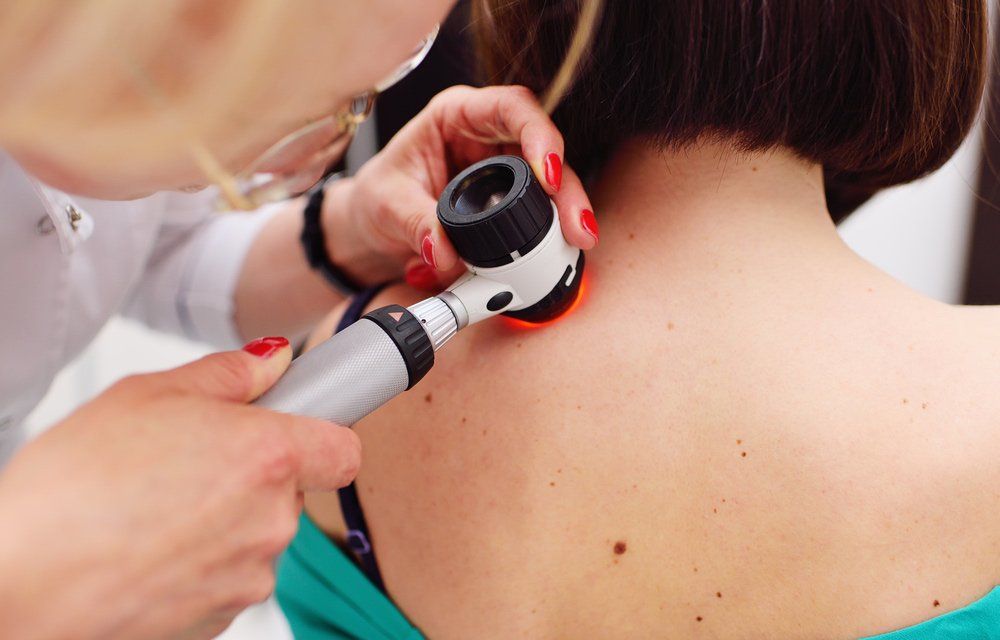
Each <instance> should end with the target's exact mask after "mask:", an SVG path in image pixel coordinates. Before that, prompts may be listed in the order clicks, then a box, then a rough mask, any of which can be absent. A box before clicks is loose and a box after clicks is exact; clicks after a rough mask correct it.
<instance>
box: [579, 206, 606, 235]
mask: <svg viewBox="0 0 1000 640" xmlns="http://www.w3.org/2000/svg"><path fill="white" fill-rule="evenodd" d="M580 224H581V225H582V226H583V230H584V231H586V232H587V233H589V234H590V235H592V236H594V242H597V240H598V239H599V238H598V236H600V234H601V232H600V230H599V229H598V228H597V218H595V217H594V212H593V211H591V210H590V209H584V210H583V211H582V212H581V213H580Z"/></svg>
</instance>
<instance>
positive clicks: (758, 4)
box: [475, 0, 988, 218]
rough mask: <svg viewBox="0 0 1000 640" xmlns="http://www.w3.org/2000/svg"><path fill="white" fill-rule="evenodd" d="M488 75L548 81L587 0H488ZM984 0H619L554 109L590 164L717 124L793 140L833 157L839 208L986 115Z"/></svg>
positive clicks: (483, 33) (479, 18)
mask: <svg viewBox="0 0 1000 640" xmlns="http://www.w3.org/2000/svg"><path fill="white" fill-rule="evenodd" d="M479 1H480V4H478V5H477V6H476V14H477V15H476V16H475V24H476V35H477V41H478V45H479V50H480V56H481V60H482V61H483V66H484V72H485V75H486V80H487V81H488V82H490V83H515V84H524V85H526V86H528V87H529V88H530V89H532V90H534V91H535V92H536V93H541V92H543V91H544V90H545V89H546V87H547V86H548V84H549V83H550V82H551V81H552V79H553V76H554V74H555V73H556V71H557V70H558V68H559V66H560V64H561V62H562V60H563V57H564V56H565V54H566V50H567V46H568V44H569V42H570V39H571V37H572V34H573V32H574V28H575V26H576V23H577V18H578V16H579V14H580V11H579V1H578V0H479ZM987 21H988V19H987V13H986V6H985V2H984V0H605V2H604V7H603V14H602V15H601V18H600V23H599V25H598V27H597V30H596V32H595V34H594V36H593V40H592V42H591V49H590V52H589V53H588V54H587V55H585V56H584V57H583V61H582V63H581V64H580V66H579V68H578V69H577V71H576V77H575V81H574V83H573V85H572V86H571V88H570V89H569V91H568V92H567V94H566V95H565V97H564V99H563V101H562V102H561V104H560V106H559V107H558V108H557V109H556V111H555V113H554V114H553V118H554V119H555V121H556V123H557V125H558V126H559V127H560V129H561V130H562V132H563V134H564V136H565V137H566V145H567V153H566V155H567V159H568V161H569V162H571V163H573V164H574V166H575V167H577V169H578V170H579V171H580V172H581V174H584V175H586V174H588V173H590V172H591V171H592V170H593V169H596V168H598V167H599V166H600V164H601V162H602V161H603V160H604V159H605V158H606V157H607V155H608V153H609V152H610V151H612V150H613V149H614V147H615V146H616V145H618V144H619V143H620V142H622V141H624V140H626V139H629V138H633V137H643V138H645V139H648V140H650V141H651V142H652V143H653V144H655V145H658V146H659V147H661V148H668V147H679V146H683V145H686V144H690V143H693V142H695V141H696V140H698V139H700V138H704V137H706V136H715V137H724V138H728V139H732V140H734V141H736V143H737V145H738V146H739V147H740V148H741V149H742V150H744V151H759V150H765V149H768V148H772V147H776V146H784V147H788V148H790V149H792V150H794V151H796V152H797V153H798V154H799V155H801V156H802V157H803V158H806V159H809V160H812V161H815V162H818V163H820V164H822V166H823V167H824V171H825V174H826V178H827V182H826V183H827V198H828V203H829V206H830V210H831V213H833V214H834V217H835V218H839V217H841V216H842V215H843V214H845V213H847V212H849V211H851V210H853V209H854V208H855V207H857V206H858V205H859V204H860V203H861V202H863V201H864V200H865V199H867V198H868V197H869V196H871V195H872V194H873V193H874V192H875V191H877V190H878V189H881V188H883V187H887V186H890V185H894V184H900V183H903V182H908V181H911V180H914V179H916V178H919V177H920V176H922V175H925V174H926V173H928V172H930V171H933V170H934V169H936V168H938V167H939V166H941V165H942V164H943V163H944V162H945V161H946V160H947V159H948V158H949V157H950V156H951V155H952V153H954V151H955V150H956V149H957V148H958V146H959V144H960V143H961V142H962V140H963V138H964V137H965V135H966V134H967V133H968V131H969V128H970V127H971V126H972V123H973V122H974V120H975V116H976V113H977V110H978V108H979V104H980V97H981V93H982V90H983V84H984V78H985V75H986V74H985V66H986V65H985V61H986V32H987Z"/></svg>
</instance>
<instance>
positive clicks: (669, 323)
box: [667, 322, 674, 331]
mask: <svg viewBox="0 0 1000 640" xmlns="http://www.w3.org/2000/svg"><path fill="white" fill-rule="evenodd" d="M673 330H674V323H673V322H668V323H667V331H673Z"/></svg>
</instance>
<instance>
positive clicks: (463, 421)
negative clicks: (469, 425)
mask: <svg viewBox="0 0 1000 640" xmlns="http://www.w3.org/2000/svg"><path fill="white" fill-rule="evenodd" d="M467 420H468V418H466V417H465V416H462V424H465V423H466V421H467Z"/></svg>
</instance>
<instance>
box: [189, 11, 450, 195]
mask: <svg viewBox="0 0 1000 640" xmlns="http://www.w3.org/2000/svg"><path fill="white" fill-rule="evenodd" d="M438 30H439V27H438V26H435V27H434V30H433V31H431V33H430V34H428V35H427V37H425V38H424V39H423V40H421V42H420V44H419V45H418V46H417V48H416V49H415V50H414V52H413V54H412V55H411V56H410V57H409V58H408V59H407V60H406V62H404V63H403V64H402V65H400V66H399V67H398V68H397V69H396V70H395V71H393V72H392V74H391V75H390V76H388V77H387V78H385V79H384V80H382V82H380V83H379V84H377V85H376V86H375V87H374V88H373V89H371V90H369V91H366V92H365V93H363V94H361V95H359V96H357V97H355V98H354V99H352V100H351V101H350V103H349V104H347V105H346V106H344V107H343V108H341V109H340V110H339V111H337V112H336V113H333V114H331V115H328V116H326V117H324V118H320V119H319V120H315V121H313V122H310V123H309V124H307V125H306V126H304V127H302V128H301V129H299V130H297V131H294V132H292V133H290V134H288V135H286V136H285V137H284V138H282V139H281V140H279V141H278V142H277V143H275V144H274V145H272V146H271V147H270V148H268V149H267V151H265V152H264V153H263V154H261V155H260V156H259V157H258V158H257V159H256V160H254V161H253V162H251V163H250V164H249V165H248V166H247V168H246V169H244V170H242V171H240V172H239V173H237V174H236V175H232V174H230V173H228V172H227V171H226V170H225V169H223V168H222V166H221V165H220V164H219V163H218V162H216V161H215V159H214V158H213V157H211V156H210V155H209V154H208V153H207V150H205V149H204V148H201V149H196V150H195V160H196V161H197V162H198V164H199V166H200V167H201V169H202V171H203V172H204V173H205V175H206V176H207V177H208V178H209V180H211V181H212V182H213V183H215V184H216V185H217V186H218V187H219V190H220V192H221V194H220V198H219V201H218V203H217V205H218V207H219V208H220V209H239V210H244V211H250V210H254V209H257V208H259V207H261V206H263V205H265V204H269V203H272V202H278V201H280V200H287V199H289V198H294V197H296V196H299V195H301V194H303V193H305V192H306V191H308V190H309V189H311V188H312V187H313V186H315V185H316V184H317V183H318V182H319V181H320V179H321V178H322V177H323V175H324V174H325V173H326V171H327V169H328V168H329V166H330V165H331V164H332V163H333V161H334V160H336V159H337V158H339V157H340V156H341V154H343V152H344V151H345V150H346V149H347V146H348V145H349V144H350V142H351V139H352V137H353V136H354V132H355V131H357V129H358V126H359V125H360V124H361V123H362V122H364V121H365V120H367V119H368V117H369V116H370V115H371V113H372V109H373V108H374V106H375V98H376V97H377V96H378V94H380V93H382V92H383V91H385V90H386V89H388V88H389V87H391V86H393V85H394V84H396V83H397V82H399V81H400V80H402V79H403V78H405V77H406V76H407V75H408V74H409V73H410V72H411V71H413V69H415V68H416V67H417V65H419V64H420V63H421V62H422V61H423V59H424V58H425V57H427V52H428V51H430V49H431V46H433V44H434V40H435V39H436V38H437V34H438Z"/></svg>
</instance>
